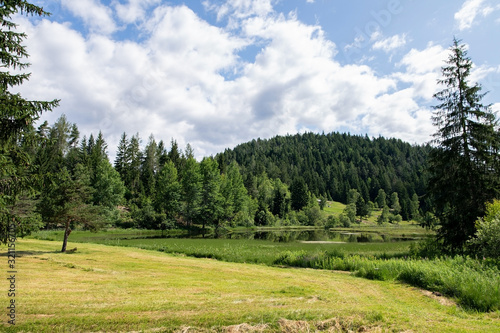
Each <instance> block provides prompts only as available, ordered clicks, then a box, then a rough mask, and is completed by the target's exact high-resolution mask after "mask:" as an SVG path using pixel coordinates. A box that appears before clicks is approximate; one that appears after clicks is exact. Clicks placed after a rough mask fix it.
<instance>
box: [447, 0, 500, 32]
mask: <svg viewBox="0 0 500 333" xmlns="http://www.w3.org/2000/svg"><path fill="white" fill-rule="evenodd" d="M494 10H495V8H493V7H491V6H488V5H486V4H484V0H467V1H465V2H464V3H463V5H462V7H461V8H460V10H459V11H458V12H456V13H455V20H456V21H457V23H458V28H459V29H460V30H466V29H470V28H471V27H472V25H473V24H474V20H475V19H476V18H477V17H478V16H479V15H481V16H483V17H486V16H488V15H489V14H491V13H492V12H493V11H494Z"/></svg>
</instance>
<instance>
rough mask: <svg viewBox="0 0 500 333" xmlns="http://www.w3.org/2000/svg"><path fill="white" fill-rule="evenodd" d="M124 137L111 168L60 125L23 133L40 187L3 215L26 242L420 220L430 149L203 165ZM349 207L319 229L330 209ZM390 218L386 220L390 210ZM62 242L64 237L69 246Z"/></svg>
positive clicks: (371, 145)
mask: <svg viewBox="0 0 500 333" xmlns="http://www.w3.org/2000/svg"><path fill="white" fill-rule="evenodd" d="M141 143H142V140H141V138H140V136H139V134H135V135H132V136H130V137H129V136H128V135H127V134H126V133H123V135H122V137H121V140H120V143H119V145H118V147H117V154H116V159H115V161H114V166H113V165H112V164H111V162H110V161H109V158H108V154H107V150H108V146H107V143H106V141H105V139H104V137H103V135H102V133H100V132H99V133H98V134H97V136H94V135H93V134H91V135H90V136H89V137H88V138H87V137H83V138H80V133H79V130H78V126H77V125H76V124H74V123H70V122H69V121H68V120H67V119H66V117H65V116H64V115H63V116H61V117H60V118H59V119H58V120H57V121H56V122H55V123H54V124H53V125H52V126H49V124H48V123H47V122H45V123H43V124H42V125H40V126H39V127H38V128H37V129H36V130H35V129H33V130H32V131H30V132H29V133H26V135H25V136H24V140H22V141H20V142H19V145H20V149H21V150H22V151H24V152H25V153H26V154H28V155H30V156H32V158H33V163H32V164H31V165H30V167H29V172H30V173H33V174H38V175H42V176H43V177H42V179H41V181H42V183H43V185H42V186H41V187H40V189H39V190H38V191H37V192H36V193H33V194H32V195H30V196H24V197H22V198H21V200H18V201H17V202H16V204H14V205H12V206H11V208H10V209H11V212H12V215H15V216H18V217H19V218H20V220H21V221H23V222H22V223H20V225H21V226H22V228H24V229H26V232H29V231H30V230H35V229H37V228H39V227H42V228H53V227H55V228H58V227H64V228H65V229H66V231H67V236H69V233H70V232H71V230H72V229H73V228H74V227H75V226H77V225H83V226H84V228H87V229H96V228H99V227H102V226H118V227H135V228H143V229H167V228H176V227H191V226H194V225H197V226H200V227H202V228H206V227H212V228H220V227H228V226H231V227H234V226H245V227H249V226H277V225H280V226H283V225H315V226H323V225H329V226H335V225H342V226H349V225H351V224H352V223H359V222H360V220H361V218H362V217H363V216H367V215H369V214H370V211H371V210H373V209H374V208H381V209H382V208H385V209H386V210H387V214H386V215H384V218H385V220H382V221H380V222H381V223H383V222H397V221H401V220H402V219H412V218H413V219H416V218H418V217H419V216H421V214H420V213H421V211H420V207H419V198H420V197H421V196H422V195H423V194H424V189H425V182H426V173H425V171H424V170H425V160H426V155H427V153H428V147H422V146H412V145H409V144H407V143H404V142H402V141H400V140H395V139H390V140H388V139H384V138H377V139H373V140H372V139H369V138H368V137H361V136H351V135H348V134H337V133H332V134H328V135H319V134H312V133H308V134H301V135H295V136H287V137H276V138H273V139H271V140H254V141H252V142H250V143H247V144H242V145H240V146H238V147H236V148H235V149H234V150H226V151H225V152H224V153H222V154H219V155H217V156H216V157H215V158H214V157H206V158H203V159H202V160H201V161H197V160H196V159H195V158H194V152H193V149H192V148H191V147H190V145H189V144H188V145H187V147H186V148H185V149H184V151H183V150H181V149H180V148H179V147H178V144H177V142H176V141H175V140H172V141H171V142H170V146H169V147H167V146H166V145H165V143H164V142H163V141H159V142H156V140H155V138H154V137H153V136H152V135H151V136H150V137H149V139H148V141H147V142H146V143H145V144H141ZM328 199H329V200H332V199H333V200H338V201H342V202H344V203H345V204H348V206H347V208H346V211H345V212H344V213H343V214H341V216H339V217H336V218H330V219H329V220H326V219H324V218H323V215H322V214H321V213H320V211H321V209H322V208H323V207H324V206H325V204H326V202H327V200H328ZM389 207H390V209H389ZM66 238H67V237H66Z"/></svg>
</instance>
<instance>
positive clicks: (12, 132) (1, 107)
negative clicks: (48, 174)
mask: <svg viewBox="0 0 500 333" xmlns="http://www.w3.org/2000/svg"><path fill="white" fill-rule="evenodd" d="M16 13H21V14H26V15H33V16H35V15H36V16H46V15H49V13H47V12H45V11H44V10H43V8H41V7H38V6H35V5H33V4H30V3H28V2H27V1H21V0H7V1H2V2H1V3H0V20H1V23H0V41H1V42H0V61H1V65H0V67H1V68H2V69H3V70H1V71H0V235H1V236H0V243H2V242H5V241H6V240H7V234H8V233H7V228H8V227H9V226H8V225H9V223H10V222H11V221H15V225H16V227H17V229H18V230H20V229H22V228H23V227H22V224H23V221H22V220H21V219H20V218H19V217H18V216H15V214H12V211H11V209H10V208H9V207H12V206H13V205H14V204H15V201H16V199H17V197H18V196H19V195H20V194H22V193H27V192H30V191H32V190H33V189H34V185H35V184H36V183H37V182H38V180H39V177H38V176H36V175H35V174H33V173H32V172H31V171H32V170H30V169H31V157H30V155H29V154H28V153H27V152H26V151H23V150H22V149H21V147H20V142H22V141H23V140H22V139H23V138H24V136H25V134H26V133H28V132H30V131H33V130H34V127H33V124H34V122H35V121H36V120H37V119H39V117H40V115H41V114H42V113H43V112H46V111H51V110H52V109H53V108H55V107H56V106H57V105H58V104H59V101H58V100H53V101H50V102H48V101H29V100H26V99H24V98H23V97H22V96H21V95H20V94H16V93H12V92H10V91H9V90H10V89H11V88H13V87H15V86H18V85H21V84H23V83H24V82H25V81H27V80H28V79H29V77H30V74H29V73H19V71H22V70H24V69H26V68H28V67H29V65H30V64H29V63H26V62H24V59H25V58H27V57H28V53H27V51H26V48H25V46H24V45H23V44H22V43H23V41H24V39H26V37H27V35H26V34H25V33H23V32H18V31H16V27H17V24H15V23H14V22H12V21H11V19H12V16H13V15H15V14H16ZM9 69H11V70H13V71H15V72H16V74H14V73H11V72H9Z"/></svg>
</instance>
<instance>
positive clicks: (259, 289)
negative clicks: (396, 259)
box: [0, 240, 500, 332]
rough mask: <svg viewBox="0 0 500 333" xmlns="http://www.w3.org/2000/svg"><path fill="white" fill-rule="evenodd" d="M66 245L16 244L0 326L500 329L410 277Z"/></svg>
mask: <svg viewBox="0 0 500 333" xmlns="http://www.w3.org/2000/svg"><path fill="white" fill-rule="evenodd" d="M59 246H60V244H59V242H49V241H41V240H19V241H18V242H17V247H16V249H17V251H18V258H17V261H16V266H17V270H18V273H17V281H16V283H17V285H16V289H17V291H18V292H17V293H16V304H17V313H16V320H17V324H16V326H8V325H7V323H6V321H7V320H6V315H4V316H2V318H3V320H2V322H1V323H0V331H6V332H21V331H22V332H71V331H74V332H110V331H113V332H129V331H136V332H137V331H144V332H148V331H149V332H176V331H178V332H197V331H211V332H214V331H215V332H217V331H225V332H238V331H242V330H243V329H244V328H251V329H253V330H258V331H259V330H260V331H286V332H299V331H303V332H306V331H315V330H318V331H327V330H333V329H334V328H338V329H342V330H345V331H347V330H352V331H365V332H366V331H374V332H380V331H396V332H398V331H406V332H498V331H500V313H499V312H498V311H497V312H492V313H474V312H468V311H465V310H463V309H461V308H460V307H457V306H456V305H455V304H453V303H452V302H449V301H447V300H446V299H444V298H442V297H436V296H433V295H432V294H430V293H427V292H423V291H421V290H420V289H417V288H413V287H409V286H407V285H405V284H399V283H393V282H385V281H370V280H366V279H362V278H358V277H354V276H351V275H349V274H345V273H340V272H333V271H322V270H309V269H286V268H277V267H267V266H262V265H250V264H240V263H227V262H221V261H215V260H211V259H197V258H189V257H182V256H173V255H169V254H165V253H162V252H158V251H149V250H141V249H137V248H127V247H116V246H105V245H97V244H84V243H80V244H72V245H71V246H70V247H71V248H72V247H74V246H77V247H78V250H77V251H76V252H75V253H72V254H66V253H59V252H57V251H58V250H59ZM0 250H1V253H2V254H4V253H5V252H6V248H5V247H1V248H0ZM1 258H4V260H5V261H7V257H6V256H5V255H2V256H1ZM4 283H5V282H4ZM6 287H7V286H6ZM6 287H5V288H6ZM7 302H8V299H7V295H6V293H2V294H0V304H7ZM4 311H5V310H4Z"/></svg>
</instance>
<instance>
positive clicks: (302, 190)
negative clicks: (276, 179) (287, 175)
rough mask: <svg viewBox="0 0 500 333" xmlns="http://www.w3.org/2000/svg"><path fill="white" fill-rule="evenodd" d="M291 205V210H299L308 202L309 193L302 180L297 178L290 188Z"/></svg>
mask: <svg viewBox="0 0 500 333" xmlns="http://www.w3.org/2000/svg"><path fill="white" fill-rule="evenodd" d="M290 192H291V205H292V209H293V210H301V209H302V208H304V207H305V206H306V205H307V203H308V202H309V191H308V188H307V185H306V182H305V181H304V178H302V177H297V178H295V180H294V181H293V182H292V185H291V186H290Z"/></svg>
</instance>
